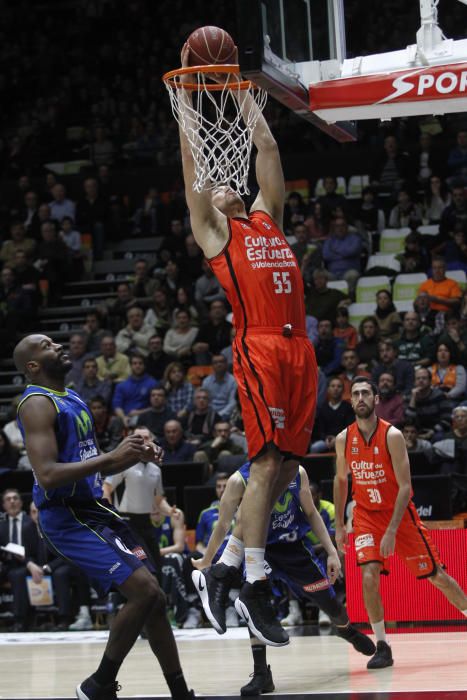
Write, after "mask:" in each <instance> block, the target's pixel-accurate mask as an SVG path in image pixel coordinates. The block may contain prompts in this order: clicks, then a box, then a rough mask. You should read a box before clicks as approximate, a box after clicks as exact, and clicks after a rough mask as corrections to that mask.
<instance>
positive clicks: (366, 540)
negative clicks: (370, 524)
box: [355, 533, 375, 552]
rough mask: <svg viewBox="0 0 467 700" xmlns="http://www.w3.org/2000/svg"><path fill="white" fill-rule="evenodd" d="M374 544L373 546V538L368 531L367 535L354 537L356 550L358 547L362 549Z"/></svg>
mask: <svg viewBox="0 0 467 700" xmlns="http://www.w3.org/2000/svg"><path fill="white" fill-rule="evenodd" d="M374 546H375V538H374V537H373V535H371V534H370V533H368V534H367V535H359V536H358V537H356V538H355V549H356V551H357V552H358V550H359V549H363V548H364V547H374Z"/></svg>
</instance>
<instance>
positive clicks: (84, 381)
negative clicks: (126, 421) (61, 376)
mask: <svg viewBox="0 0 467 700" xmlns="http://www.w3.org/2000/svg"><path fill="white" fill-rule="evenodd" d="M75 389H76V391H77V392H78V394H79V395H80V397H81V398H82V399H83V401H85V402H86V403H88V404H89V403H90V401H91V399H92V398H94V396H101V397H102V398H103V399H104V401H105V404H106V406H110V399H111V397H112V389H113V386H112V382H111V381H110V379H103V380H102V381H101V380H100V379H99V378H98V376H97V362H96V360H95V359H94V357H88V358H87V359H85V360H84V362H83V369H82V374H81V379H80V381H79V382H78V384H77V385H76V387H75Z"/></svg>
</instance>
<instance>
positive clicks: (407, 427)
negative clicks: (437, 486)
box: [402, 421, 433, 462]
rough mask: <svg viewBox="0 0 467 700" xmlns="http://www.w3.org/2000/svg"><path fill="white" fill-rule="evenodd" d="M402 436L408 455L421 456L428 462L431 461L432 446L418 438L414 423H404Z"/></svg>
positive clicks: (427, 441)
mask: <svg viewBox="0 0 467 700" xmlns="http://www.w3.org/2000/svg"><path fill="white" fill-rule="evenodd" d="M402 435H403V436H404V439H405V444H406V446H407V452H408V453H409V455H411V454H413V453H416V454H423V455H424V456H426V458H427V460H428V461H429V462H431V461H432V460H433V445H432V444H431V442H430V441H429V440H424V439H423V438H420V437H419V436H418V430H417V426H416V425H415V424H414V423H412V422H411V421H406V422H405V423H404V425H403V427H402Z"/></svg>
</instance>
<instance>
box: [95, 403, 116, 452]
mask: <svg viewBox="0 0 467 700" xmlns="http://www.w3.org/2000/svg"><path fill="white" fill-rule="evenodd" d="M89 408H90V410H91V413H92V417H93V418H94V426H95V429H96V439H97V442H98V444H99V447H100V449H101V450H102V452H112V450H115V448H116V447H118V445H119V444H120V443H121V441H122V440H123V437H124V430H125V425H124V423H123V420H122V419H121V418H119V417H118V416H112V415H110V413H109V409H108V406H107V404H106V402H105V401H104V399H103V398H102V396H94V397H93V398H92V399H91V401H90V403H89Z"/></svg>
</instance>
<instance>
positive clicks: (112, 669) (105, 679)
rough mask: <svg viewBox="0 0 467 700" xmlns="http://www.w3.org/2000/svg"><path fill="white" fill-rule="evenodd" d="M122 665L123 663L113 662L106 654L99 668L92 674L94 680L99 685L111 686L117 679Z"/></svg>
mask: <svg viewBox="0 0 467 700" xmlns="http://www.w3.org/2000/svg"><path fill="white" fill-rule="evenodd" d="M121 665H122V662H121V661H112V659H109V657H108V656H106V655H105V654H104V656H103V657H102V661H101V663H100V665H99V668H98V669H97V671H96V672H95V673H93V674H92V678H93V679H94V680H95V681H96V683H97V684H98V685H110V683H113V681H114V680H115V679H116V677H117V673H118V672H119V670H120V666H121Z"/></svg>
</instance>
